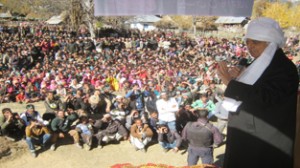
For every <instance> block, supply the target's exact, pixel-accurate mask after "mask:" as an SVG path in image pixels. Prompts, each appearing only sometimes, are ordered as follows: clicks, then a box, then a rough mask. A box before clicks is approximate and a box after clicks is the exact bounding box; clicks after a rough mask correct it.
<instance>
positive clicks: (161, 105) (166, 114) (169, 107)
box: [156, 98, 179, 122]
mask: <svg viewBox="0 0 300 168" xmlns="http://www.w3.org/2000/svg"><path fill="white" fill-rule="evenodd" d="M156 107H157V111H158V119H159V120H161V121H166V122H170V121H175V120H176V117H175V113H176V112H177V111H178V110H179V107H178V103H177V102H176V100H175V98H170V99H169V100H168V101H165V100H163V99H159V100H157V101H156Z"/></svg>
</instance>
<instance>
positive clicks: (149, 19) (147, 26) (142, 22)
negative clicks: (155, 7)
mask: <svg viewBox="0 0 300 168" xmlns="http://www.w3.org/2000/svg"><path fill="white" fill-rule="evenodd" d="M160 20H161V18H160V17H157V16H154V15H149V16H135V17H133V18H132V19H129V20H127V21H126V22H125V24H127V25H129V27H130V28H132V29H139V30H140V31H151V30H155V29H156V27H155V25H154V24H155V23H156V22H158V21H160Z"/></svg>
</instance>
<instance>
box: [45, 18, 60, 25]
mask: <svg viewBox="0 0 300 168" xmlns="http://www.w3.org/2000/svg"><path fill="white" fill-rule="evenodd" d="M46 22H47V23H48V24H59V23H61V22H63V19H62V18H61V16H52V17H51V18H50V19H49V20H47V21H46Z"/></svg>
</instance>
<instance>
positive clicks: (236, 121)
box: [224, 49, 299, 168]
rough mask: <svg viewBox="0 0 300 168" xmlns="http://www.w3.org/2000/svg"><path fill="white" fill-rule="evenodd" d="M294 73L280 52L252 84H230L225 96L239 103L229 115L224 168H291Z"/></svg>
mask: <svg viewBox="0 0 300 168" xmlns="http://www.w3.org/2000/svg"><path fill="white" fill-rule="evenodd" d="M298 82H299V79H298V74H297V69H296V67H295V65H294V64H293V63H292V62H291V61H289V60H288V58H287V57H286V56H285V54H284V53H283V51H282V50H281V49H278V50H277V51H276V53H275V56H274V58H273V60H272V61H271V63H270V65H269V66H268V67H267V69H266V70H265V71H264V72H263V74H262V75H261V77H260V78H259V79H258V80H257V81H256V82H255V83H254V85H247V84H244V83H241V82H238V81H235V80H232V81H230V83H229V84H228V86H227V89H226V91H225V96H226V97H230V98H234V99H236V100H240V101H242V102H243V103H242V104H241V106H240V107H239V108H238V110H237V112H236V113H230V114H229V122H228V131H227V146H226V153H225V161H224V168H241V167H243V168H254V167H255V168H261V167H272V168H277V167H278V168H283V167H284V168H292V167H293V147H294V139H295V128H296V106H297V89H298Z"/></svg>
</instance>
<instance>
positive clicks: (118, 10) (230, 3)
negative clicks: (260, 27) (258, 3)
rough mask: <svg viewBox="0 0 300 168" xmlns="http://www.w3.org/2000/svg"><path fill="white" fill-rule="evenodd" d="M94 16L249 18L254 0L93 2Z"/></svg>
mask: <svg viewBox="0 0 300 168" xmlns="http://www.w3.org/2000/svg"><path fill="white" fill-rule="evenodd" d="M94 1H95V16H126V15H127V16H128V15H167V14H168V15H172V14H174V15H206V16H251V13H252V7H253V1H254V0H94Z"/></svg>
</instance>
